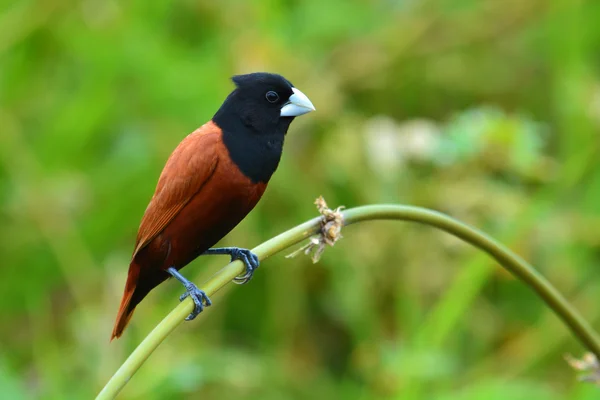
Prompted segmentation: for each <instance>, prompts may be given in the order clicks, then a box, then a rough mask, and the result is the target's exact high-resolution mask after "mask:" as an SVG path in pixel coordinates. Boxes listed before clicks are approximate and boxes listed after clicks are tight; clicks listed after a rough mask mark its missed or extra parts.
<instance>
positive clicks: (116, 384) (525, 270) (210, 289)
mask: <svg viewBox="0 0 600 400" xmlns="http://www.w3.org/2000/svg"><path fill="white" fill-rule="evenodd" d="M342 214H343V215H344V224H345V225H350V224H354V223H357V222H362V221H370V220H403V221H412V222H417V223H420V224H425V225H429V226H433V227H435V228H438V229H441V230H443V231H446V232H448V233H450V234H452V235H454V236H456V237H459V238H461V239H463V240H464V241H466V242H467V243H470V244H472V245H473V246H475V247H477V248H479V249H481V250H483V251H485V252H486V253H488V254H489V255H490V256H492V257H493V258H494V259H495V260H496V261H498V263H500V265H502V266H503V267H504V268H506V269H507V270H508V271H510V272H511V273H512V274H513V275H515V276H516V277H517V278H519V279H520V280H521V281H523V282H524V283H525V284H527V285H528V286H530V287H531V288H532V289H533V290H534V291H535V292H536V293H537V294H538V295H539V296H540V297H541V298H542V299H543V300H544V302H545V303H546V304H547V305H548V306H549V307H550V308H551V309H552V310H553V311H554V312H555V314H556V315H558V316H559V317H560V318H561V319H562V321H563V322H564V323H565V325H567V326H568V327H569V329H570V330H571V331H572V332H573V334H574V335H575V336H576V337H577V338H578V339H579V341H580V342H581V343H582V344H583V345H584V346H585V347H587V348H588V349H589V350H590V351H591V352H593V353H594V354H596V355H597V356H600V337H599V336H598V334H597V333H596V332H595V331H594V330H593V329H592V327H591V326H590V325H589V324H588V322H587V321H586V320H585V319H584V318H583V317H582V316H581V315H580V314H579V312H578V311H577V310H576V309H575V308H574V307H573V306H572V305H571V304H569V302H568V301H567V300H566V299H565V298H564V297H563V296H562V295H561V294H560V292H558V290H556V288H554V286H552V285H551V284H550V282H548V281H547V280H546V279H545V278H544V277H543V276H542V275H540V274H539V273H538V272H537V271H536V270H535V269H533V267H532V266H530V265H529V264H528V263H527V262H525V261H524V260H523V259H521V258H520V257H519V256H517V255H516V254H514V253H513V252H512V251H510V250H509V249H507V248H506V247H504V246H503V245H501V244H500V243H498V242H496V241H495V240H493V239H492V238H491V237H489V236H487V235H486V234H485V233H483V232H481V231H479V230H477V229H475V228H472V227H470V226H468V225H466V224H463V223H461V222H459V221H457V220H455V219H453V218H451V217H449V216H447V215H444V214H442V213H439V212H436V211H432V210H428V209H424V208H419V207H410V206H400V205H371V206H363V207H357V208H352V209H348V210H345V211H343V212H342ZM320 222H321V218H320V217H319V218H314V219H312V220H310V221H307V222H305V223H303V224H301V225H298V226H296V227H295V228H292V229H290V230H288V231H286V232H284V233H282V234H280V235H278V236H276V237H274V238H272V239H270V240H268V241H266V242H264V243H263V244H261V245H259V246H258V247H256V248H254V249H253V250H252V251H253V252H254V253H256V255H257V256H258V257H259V259H260V260H261V261H262V260H264V259H266V258H268V257H270V256H272V255H274V254H276V253H278V252H280V251H282V250H285V249H287V248H288V247H290V246H293V245H295V244H297V243H299V242H301V241H303V240H305V239H307V238H309V237H310V236H312V235H315V234H317V233H318V232H319V229H320ZM259 271H260V270H259ZM243 272H244V266H243V264H242V263H241V262H240V261H235V262H233V263H230V264H229V265H227V266H226V267H225V268H223V269H221V270H220V271H219V272H217V273H216V274H215V275H213V277H212V278H210V279H209V280H208V282H206V283H205V284H204V285H203V286H202V287H201V289H202V290H204V291H205V292H206V294H208V295H209V296H211V295H212V294H214V293H215V292H217V291H218V290H219V289H221V288H222V287H224V286H225V285H227V284H228V283H229V282H231V280H232V279H233V278H234V277H236V276H238V275H239V274H241V273H243ZM192 308H193V303H192V301H191V300H190V299H189V298H187V299H186V300H185V301H183V302H181V303H180V304H179V305H178V306H177V307H176V308H175V309H174V310H173V311H171V313H169V315H167V317H165V319H163V320H162V321H161V322H160V323H159V324H158V326H156V328H154V329H153V330H152V332H150V334H149V335H148V336H147V337H146V338H145V339H144V340H143V341H142V343H141V344H140V345H139V346H138V347H137V348H136V349H135V350H134V352H133V353H132V354H131V355H130V356H129V357H128V358H127V360H125V362H124V363H123V365H121V367H120V368H119V370H118V371H117V372H116V373H115V374H114V375H113V377H112V378H111V379H110V381H108V383H107V384H106V386H105V387H104V388H103V389H102V391H101V392H100V394H99V395H98V397H97V399H113V398H115V396H116V395H117V394H118V393H119V392H120V391H121V389H123V387H124V386H125V385H126V384H127V382H129V380H130V379H131V377H132V376H133V374H134V373H135V372H136V371H137V370H138V369H139V368H140V366H141V365H142V364H143V363H144V362H145V361H146V360H147V359H148V357H150V355H151V354H152V352H153V351H154V350H155V349H156V348H157V347H158V346H159V345H160V343H161V342H162V341H163V340H164V339H165V338H166V337H167V336H168V335H169V334H170V333H171V332H172V331H173V330H174V329H175V328H176V327H177V326H178V325H179V324H181V322H183V321H184V319H185V317H186V316H187V315H188V314H189V313H190V312H191V311H192Z"/></svg>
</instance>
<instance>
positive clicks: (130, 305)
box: [110, 259, 141, 341]
mask: <svg viewBox="0 0 600 400" xmlns="http://www.w3.org/2000/svg"><path fill="white" fill-rule="evenodd" d="M139 273H140V266H139V265H137V263H136V261H135V259H134V260H132V261H131V265H130V266H129V273H128V274H127V283H125V292H124V293H123V298H122V299H121V305H120V306H119V313H118V314H117V320H116V321H115V327H114V328H113V332H112V335H111V337H110V340H111V341H112V340H113V339H114V338H119V337H120V336H121V334H122V333H123V331H124V330H125V327H126V326H127V324H128V323H129V320H130V319H131V317H132V316H133V312H134V311H135V306H137V305H138V303H139V301H140V300H141V299H140V300H138V301H134V300H133V295H134V293H135V291H136V286H137V283H138V278H139ZM136 297H138V296H136Z"/></svg>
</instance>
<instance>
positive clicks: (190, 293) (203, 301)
mask: <svg viewBox="0 0 600 400" xmlns="http://www.w3.org/2000/svg"><path fill="white" fill-rule="evenodd" d="M187 297H191V298H192V300H193V301H194V311H192V312H191V314H190V315H188V316H187V317H186V318H185V320H186V321H191V320H193V319H194V318H196V317H197V316H198V314H200V313H201V312H202V311H204V307H205V306H206V307H208V306H211V305H212V301H210V298H209V297H208V295H207V294H206V293H205V292H204V291H203V290H200V289H198V287H197V286H196V285H194V284H193V283H191V282H190V283H189V285H185V293H183V294H182V295H181V296H179V301H183V300H185V299H186V298H187Z"/></svg>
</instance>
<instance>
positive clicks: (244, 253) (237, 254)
mask: <svg viewBox="0 0 600 400" xmlns="http://www.w3.org/2000/svg"><path fill="white" fill-rule="evenodd" d="M235 260H240V261H242V262H243V263H244V265H245V266H246V273H245V274H244V275H240V276H236V277H235V278H233V282H234V283H237V284H239V285H243V284H244V283H248V281H249V280H250V279H252V276H253V275H254V270H256V268H258V266H259V265H260V261H259V260H258V256H257V255H256V254H254V253H253V252H251V251H250V250H248V249H236V250H235V251H234V252H232V253H231V262H233V261H235Z"/></svg>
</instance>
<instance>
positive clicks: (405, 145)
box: [398, 119, 440, 161]
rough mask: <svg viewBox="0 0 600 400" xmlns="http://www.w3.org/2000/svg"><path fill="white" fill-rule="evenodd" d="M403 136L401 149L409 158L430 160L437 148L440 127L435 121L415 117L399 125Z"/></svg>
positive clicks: (400, 133)
mask: <svg viewBox="0 0 600 400" xmlns="http://www.w3.org/2000/svg"><path fill="white" fill-rule="evenodd" d="M398 129H399V135H400V137H401V142H402V143H401V146H400V151H401V152H402V153H403V154H405V155H406V158H408V159H416V160H420V161H425V160H430V159H431V158H432V157H433V156H434V153H435V151H436V149H437V146H438V144H439V137H440V128H439V127H438V126H437V124H435V123H434V122H433V121H430V120H426V119H414V120H411V121H406V122H404V123H403V124H401V125H399V126H398Z"/></svg>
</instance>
